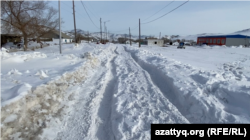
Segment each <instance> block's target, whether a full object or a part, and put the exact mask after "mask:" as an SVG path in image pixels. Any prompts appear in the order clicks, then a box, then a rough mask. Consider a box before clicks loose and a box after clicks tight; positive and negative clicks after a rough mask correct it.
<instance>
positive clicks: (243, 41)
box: [226, 38, 250, 46]
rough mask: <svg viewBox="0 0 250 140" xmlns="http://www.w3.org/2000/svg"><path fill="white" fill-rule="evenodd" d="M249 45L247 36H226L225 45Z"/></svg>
mask: <svg viewBox="0 0 250 140" xmlns="http://www.w3.org/2000/svg"><path fill="white" fill-rule="evenodd" d="M239 45H243V46H245V45H247V46H249V45H250V44H249V38H226V46H239Z"/></svg>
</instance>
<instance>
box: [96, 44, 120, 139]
mask: <svg viewBox="0 0 250 140" xmlns="http://www.w3.org/2000/svg"><path fill="white" fill-rule="evenodd" d="M116 49H117V47H116ZM113 52H115V54H116V56H114V57H113V58H112V60H111V61H110V63H109V64H108V67H109V71H108V72H107V75H108V77H109V81H108V82H107V85H106V87H105V91H104V93H103V99H102V101H101V103H100V108H99V110H98V116H99V117H100V119H101V120H102V123H101V124H100V125H99V127H98V130H97V132H96V133H97V134H96V135H97V138H98V139H101V140H115V136H114V134H113V130H112V120H111V116H112V102H113V101H112V100H113V95H114V93H115V92H116V91H117V78H116V77H115V76H116V69H115V67H116V66H115V63H114V61H115V59H116V57H117V55H118V53H117V51H116V50H114V51H113Z"/></svg>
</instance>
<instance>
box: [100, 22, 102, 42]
mask: <svg viewBox="0 0 250 140" xmlns="http://www.w3.org/2000/svg"><path fill="white" fill-rule="evenodd" d="M100 29H101V32H100V33H101V42H100V43H102V18H100Z"/></svg>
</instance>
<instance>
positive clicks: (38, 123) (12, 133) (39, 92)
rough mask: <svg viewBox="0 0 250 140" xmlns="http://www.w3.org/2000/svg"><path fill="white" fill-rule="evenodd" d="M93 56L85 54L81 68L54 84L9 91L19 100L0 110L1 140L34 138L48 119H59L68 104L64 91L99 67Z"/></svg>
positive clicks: (25, 86) (68, 97) (17, 87)
mask: <svg viewBox="0 0 250 140" xmlns="http://www.w3.org/2000/svg"><path fill="white" fill-rule="evenodd" d="M95 55H96V54H94V55H93V56H92V55H91V54H89V53H87V54H86V55H85V58H86V61H85V62H84V63H83V65H82V66H81V67H78V68H77V69H76V70H75V71H73V72H70V73H64V74H63V75H62V76H61V77H60V78H57V79H56V80H52V81H50V82H47V83H46V84H43V85H41V86H38V87H35V88H32V89H30V86H29V85H28V84H24V85H18V86H16V87H14V89H11V91H12V93H13V90H16V91H17V92H16V93H17V94H18V93H19V94H22V95H23V96H21V97H20V96H15V97H20V98H19V99H18V100H15V101H14V102H11V103H9V104H8V105H5V106H2V108H1V122H2V123H1V133H2V134H1V138H2V139H15V138H18V137H21V138H24V139H35V138H37V136H38V135H39V134H40V133H41V132H42V130H43V128H45V127H46V124H48V123H49V122H50V119H51V118H52V117H60V112H61V111H62V110H63V108H64V107H65V105H64V104H63V101H66V100H70V98H71V96H72V94H73V93H72V92H70V93H67V89H68V88H69V87H70V86H74V85H75V84H78V83H80V82H82V81H84V80H86V76H87V75H88V73H89V71H91V70H92V69H94V68H96V67H97V66H98V65H99V60H98V59H97V58H96V57H95ZM12 95H13V94H12ZM9 98H11V97H8V96H7V95H6V96H5V99H6V100H8V99H9ZM8 101H9V100H8ZM17 124H18V125H17Z"/></svg>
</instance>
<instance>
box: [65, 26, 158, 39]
mask: <svg viewBox="0 0 250 140" xmlns="http://www.w3.org/2000/svg"><path fill="white" fill-rule="evenodd" d="M76 32H77V33H80V34H81V35H83V36H87V35H88V32H87V31H84V30H81V29H76ZM64 33H65V34H67V35H69V36H71V37H74V36H75V30H70V31H64ZM89 34H90V37H94V38H96V39H100V38H101V34H100V32H93V33H89ZM108 37H109V38H110V39H111V40H114V41H117V40H118V38H125V37H126V38H129V35H128V34H113V33H108ZM146 37H154V36H149V35H148V36H147V35H141V39H145V38H146ZM102 38H106V34H105V33H104V32H102ZM131 39H133V40H137V39H139V36H136V35H131Z"/></svg>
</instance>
